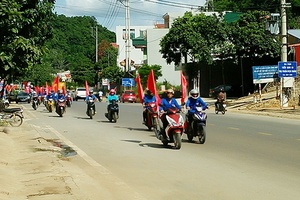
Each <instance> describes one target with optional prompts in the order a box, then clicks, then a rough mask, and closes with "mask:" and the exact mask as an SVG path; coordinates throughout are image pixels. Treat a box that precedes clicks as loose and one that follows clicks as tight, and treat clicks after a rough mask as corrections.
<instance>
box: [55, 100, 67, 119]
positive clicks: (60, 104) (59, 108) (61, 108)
mask: <svg viewBox="0 0 300 200" xmlns="http://www.w3.org/2000/svg"><path fill="white" fill-rule="evenodd" d="M65 111H66V100H64V99H58V100H57V104H56V113H57V114H58V115H59V116H60V117H62V116H63V114H64V113H65Z"/></svg>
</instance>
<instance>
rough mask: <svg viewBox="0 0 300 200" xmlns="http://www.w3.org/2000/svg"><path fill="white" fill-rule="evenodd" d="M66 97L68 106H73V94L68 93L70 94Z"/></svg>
mask: <svg viewBox="0 0 300 200" xmlns="http://www.w3.org/2000/svg"><path fill="white" fill-rule="evenodd" d="M66 99H67V106H68V107H71V105H72V97H71V95H70V94H68V95H67V96H66Z"/></svg>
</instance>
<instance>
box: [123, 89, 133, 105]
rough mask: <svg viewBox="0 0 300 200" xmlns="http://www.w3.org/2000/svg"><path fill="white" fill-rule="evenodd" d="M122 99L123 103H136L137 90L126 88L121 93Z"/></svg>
mask: <svg viewBox="0 0 300 200" xmlns="http://www.w3.org/2000/svg"><path fill="white" fill-rule="evenodd" d="M120 101H121V102H122V103H125V102H131V103H136V94H135V92H134V91H133V90H124V91H123V93H122V95H121V99H120Z"/></svg>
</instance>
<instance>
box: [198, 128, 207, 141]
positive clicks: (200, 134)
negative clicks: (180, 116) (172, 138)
mask: <svg viewBox="0 0 300 200" xmlns="http://www.w3.org/2000/svg"><path fill="white" fill-rule="evenodd" d="M198 138H199V143H200V144H204V143H205V141H206V129H205V126H202V127H199V130H198Z"/></svg>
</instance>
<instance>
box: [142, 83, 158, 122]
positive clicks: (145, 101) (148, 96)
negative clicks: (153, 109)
mask: <svg viewBox="0 0 300 200" xmlns="http://www.w3.org/2000/svg"><path fill="white" fill-rule="evenodd" d="M152 102H153V103H156V97H155V96H154V95H153V93H152V92H151V91H150V90H149V89H148V88H147V89H146V94H145V96H144V98H143V106H144V110H143V124H145V123H146V122H147V116H148V109H147V105H148V104H149V103H152Z"/></svg>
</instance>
